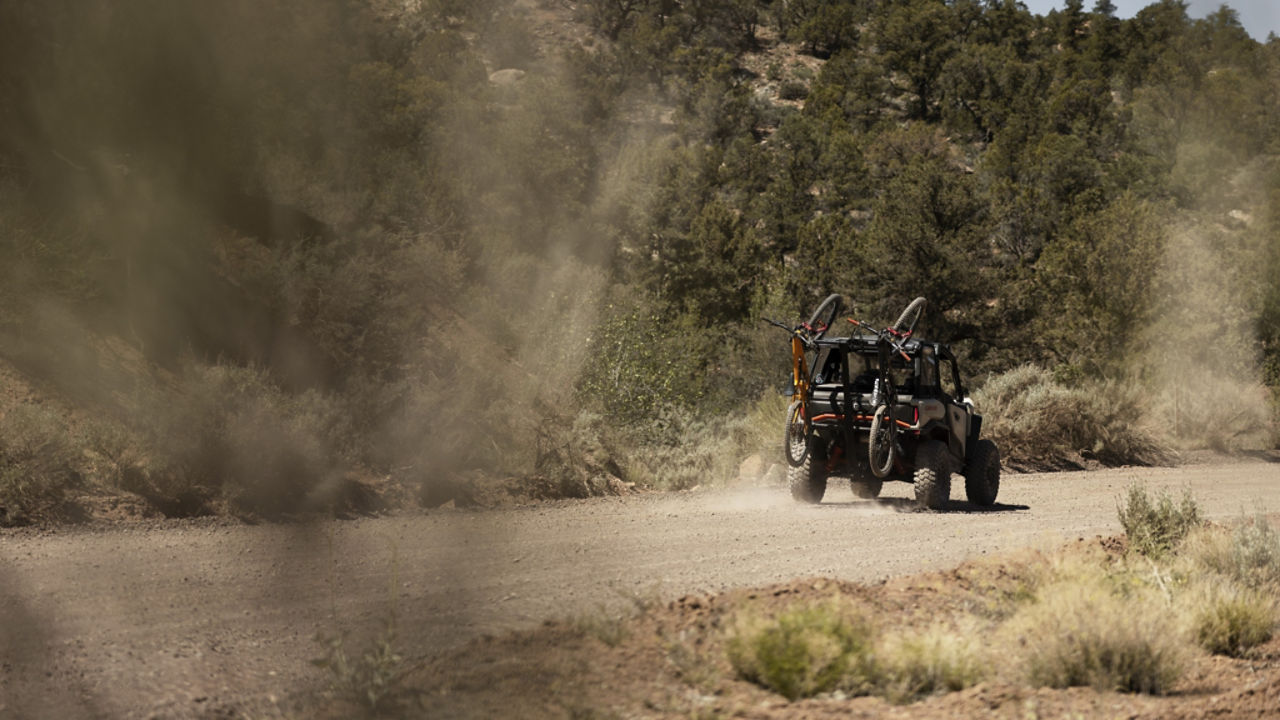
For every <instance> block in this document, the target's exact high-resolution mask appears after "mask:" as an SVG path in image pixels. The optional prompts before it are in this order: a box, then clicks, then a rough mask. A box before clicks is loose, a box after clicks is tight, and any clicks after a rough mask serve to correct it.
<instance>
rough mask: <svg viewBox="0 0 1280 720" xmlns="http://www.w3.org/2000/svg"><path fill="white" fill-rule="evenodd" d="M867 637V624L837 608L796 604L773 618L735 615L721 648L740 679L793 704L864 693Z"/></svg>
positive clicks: (869, 673)
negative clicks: (833, 693)
mask: <svg viewBox="0 0 1280 720" xmlns="http://www.w3.org/2000/svg"><path fill="white" fill-rule="evenodd" d="M871 637H872V635H871V627H870V625H869V624H868V621H867V620H865V619H863V618H861V617H858V616H857V615H854V614H851V612H850V611H849V609H847V608H844V607H841V606H840V605H838V604H835V603H827V604H813V605H808V606H805V605H797V606H795V607H790V608H787V609H785V610H783V611H781V612H779V613H778V614H777V615H776V616H774V617H766V616H762V615H759V614H756V613H753V612H750V611H747V612H744V613H742V614H740V615H739V616H737V617H736V618H735V619H734V621H733V624H732V625H731V626H730V629H729V636H728V644H727V648H726V649H727V652H728V655H729V662H730V664H731V665H733V668H734V670H735V671H737V673H738V674H739V675H740V676H742V677H743V678H744V679H746V680H750V681H752V682H756V683H759V684H760V685H763V686H764V687H767V688H769V689H771V690H773V691H775V692H777V693H779V694H780V695H782V696H783V697H786V698H787V699H788V700H796V699H798V698H802V697H812V696H813V695H816V694H818V693H822V692H827V691H830V690H834V689H836V688H846V689H850V690H853V691H858V690H860V689H864V688H865V687H866V686H867V685H868V684H869V682H870V679H871V677H872V673H873V670H872V645H871Z"/></svg>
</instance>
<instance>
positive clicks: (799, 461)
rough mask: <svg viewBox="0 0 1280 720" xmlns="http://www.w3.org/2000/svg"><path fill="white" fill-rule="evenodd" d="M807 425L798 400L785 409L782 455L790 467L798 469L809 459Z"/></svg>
mask: <svg viewBox="0 0 1280 720" xmlns="http://www.w3.org/2000/svg"><path fill="white" fill-rule="evenodd" d="M809 439H810V438H809V423H808V422H807V421H806V419H805V418H804V413H803V406H802V405H801V404H800V401H799V400H796V401H795V402H792V403H791V405H789V406H788V407H787V426H786V435H785V436H784V437H783V440H782V453H783V456H784V457H786V459H787V464H788V465H790V466H791V467H800V466H801V465H803V464H804V461H805V460H806V459H808V457H809V445H810V442H809Z"/></svg>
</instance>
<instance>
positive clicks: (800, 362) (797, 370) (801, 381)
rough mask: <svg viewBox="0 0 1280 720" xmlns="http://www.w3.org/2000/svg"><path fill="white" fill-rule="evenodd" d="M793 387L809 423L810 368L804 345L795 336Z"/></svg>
mask: <svg viewBox="0 0 1280 720" xmlns="http://www.w3.org/2000/svg"><path fill="white" fill-rule="evenodd" d="M791 387H792V388H793V389H794V390H795V392H796V395H798V396H799V397H798V398H796V399H798V400H799V401H800V412H801V413H803V415H804V419H805V422H808V421H809V366H808V364H807V363H805V361H804V343H803V342H801V341H800V338H799V337H798V336H796V335H795V334H792V336H791Z"/></svg>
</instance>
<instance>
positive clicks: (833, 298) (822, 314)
mask: <svg viewBox="0 0 1280 720" xmlns="http://www.w3.org/2000/svg"><path fill="white" fill-rule="evenodd" d="M843 306H844V298H842V297H840V295H839V294H838V293H832V294H830V295H828V296H827V299H826V300H823V301H822V303H821V304H819V305H818V309H817V310H814V311H813V315H811V316H810V317H809V327H815V326H818V325H822V326H823V329H822V331H821V332H817V333H815V334H814V336H813V339H814V340H817V339H818V338H820V337H822V336H823V335H826V334H827V330H830V329H831V324H832V323H834V322H835V321H836V315H839V314H840V308H841V307H843Z"/></svg>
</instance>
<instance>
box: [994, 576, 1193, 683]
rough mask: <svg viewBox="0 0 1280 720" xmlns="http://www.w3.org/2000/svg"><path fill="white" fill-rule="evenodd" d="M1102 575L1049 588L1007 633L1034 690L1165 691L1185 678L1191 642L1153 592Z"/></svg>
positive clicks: (1019, 670)
mask: <svg viewBox="0 0 1280 720" xmlns="http://www.w3.org/2000/svg"><path fill="white" fill-rule="evenodd" d="M1118 590H1119V588H1117V587H1116V586H1115V584H1114V583H1111V582H1108V581H1106V579H1105V578H1104V577H1102V576H1100V575H1096V574H1083V575H1081V576H1080V577H1076V578H1071V579H1063V580H1059V581H1057V582H1054V583H1051V584H1049V585H1047V586H1045V587H1044V588H1042V589H1041V592H1040V600H1039V601H1038V602H1036V603H1034V604H1032V605H1028V606H1026V607H1025V608H1023V609H1022V610H1021V611H1019V612H1018V613H1017V614H1016V615H1015V616H1014V617H1013V618H1012V619H1010V620H1009V622H1008V623H1007V624H1006V625H1005V627H1004V628H1003V629H1002V633H1003V635H1004V643H1005V648H1006V650H1007V651H1008V652H1009V654H1010V656H1011V657H1013V658H1015V660H1014V661H1012V662H1010V663H1008V667H1010V668H1016V672H1017V673H1019V675H1020V679H1021V680H1023V681H1024V682H1026V683H1028V684H1029V685H1032V686H1034V687H1053V688H1065V687H1075V686H1088V687H1094V688H1097V689H1098V690H1115V691H1120V692H1139V693H1150V694H1155V695H1159V694H1163V693H1165V692H1168V691H1169V690H1170V689H1171V688H1172V687H1173V684H1174V683H1175V682H1176V681H1177V679H1178V678H1179V677H1180V675H1181V673H1182V669H1183V667H1184V666H1185V663H1186V661H1187V659H1188V654H1189V653H1188V644H1187V642H1186V640H1185V639H1184V637H1183V635H1182V633H1180V632H1176V631H1172V632H1171V630H1170V624H1171V618H1172V614H1171V613H1170V612H1169V609H1168V608H1167V607H1166V606H1165V605H1164V603H1163V602H1162V601H1161V600H1159V599H1158V598H1156V597H1154V596H1152V595H1151V594H1150V593H1145V592H1136V593H1128V594H1126V593H1122V592H1118Z"/></svg>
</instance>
